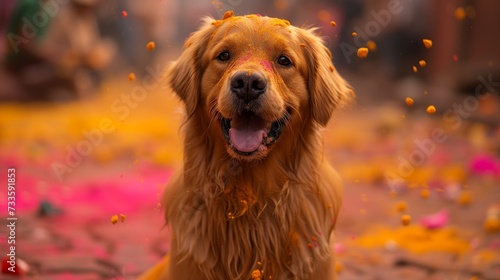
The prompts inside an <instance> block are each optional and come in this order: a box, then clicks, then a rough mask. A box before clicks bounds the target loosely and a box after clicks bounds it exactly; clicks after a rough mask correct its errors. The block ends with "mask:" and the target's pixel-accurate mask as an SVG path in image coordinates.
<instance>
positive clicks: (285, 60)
mask: <svg viewBox="0 0 500 280" xmlns="http://www.w3.org/2000/svg"><path fill="white" fill-rule="evenodd" d="M278 64H281V65H283V66H289V65H291V64H292V61H291V60H290V58H288V57H286V56H284V55H282V56H280V57H278Z"/></svg>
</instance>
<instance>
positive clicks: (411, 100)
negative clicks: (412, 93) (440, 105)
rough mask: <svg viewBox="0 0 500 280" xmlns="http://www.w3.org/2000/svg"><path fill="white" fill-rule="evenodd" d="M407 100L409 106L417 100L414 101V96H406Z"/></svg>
mask: <svg viewBox="0 0 500 280" xmlns="http://www.w3.org/2000/svg"><path fill="white" fill-rule="evenodd" d="M405 102H406V105H408V106H412V105H413V103H415V102H414V101H413V99H412V98H410V97H406V99H405Z"/></svg>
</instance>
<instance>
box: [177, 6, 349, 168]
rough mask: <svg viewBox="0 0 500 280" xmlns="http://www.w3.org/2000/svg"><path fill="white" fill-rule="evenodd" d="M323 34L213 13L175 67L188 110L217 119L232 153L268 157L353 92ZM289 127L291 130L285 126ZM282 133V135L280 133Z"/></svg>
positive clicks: (325, 119) (324, 121) (280, 22)
mask: <svg viewBox="0 0 500 280" xmlns="http://www.w3.org/2000/svg"><path fill="white" fill-rule="evenodd" d="M331 59H332V58H331V53H330V52H329V50H328V49H327V48H326V47H325V46H324V44H323V42H322V40H321V39H320V38H319V37H318V36H317V35H315V34H314V30H311V29H309V30H307V29H302V28H298V27H294V26H292V25H290V23H289V22H288V21H286V20H281V19H277V18H269V17H262V16H259V15H247V16H233V14H232V12H226V14H225V15H224V17H223V19H222V20H214V19H212V18H207V19H205V20H204V24H203V26H202V27H201V28H200V29H199V30H198V31H196V32H195V33H193V34H192V35H191V36H190V37H189V38H188V39H187V41H186V43H185V50H184V52H183V53H182V55H181V56H180V57H179V59H178V60H177V61H176V62H175V63H174V64H173V65H172V66H171V68H170V84H171V86H172V88H173V89H174V91H175V92H176V93H177V94H178V95H179V96H180V98H181V99H182V100H183V101H184V103H185V104H186V109H187V112H188V115H189V116H192V115H193V114H205V117H207V118H212V119H214V120H215V121H217V122H218V124H219V125H220V129H218V130H217V133H218V134H219V135H218V136H213V135H212V137H220V140H221V141H225V142H226V145H227V152H228V154H229V155H230V156H232V157H234V158H238V159H244V160H248V161H251V160H256V159H262V158H264V157H266V156H267V155H268V153H269V152H270V151H271V150H272V149H273V148H274V147H275V146H279V145H280V142H281V141H286V140H282V139H281V138H284V137H285V136H284V134H287V137H301V135H300V133H301V131H300V128H301V127H304V126H317V125H320V126H325V125H326V124H327V122H328V121H329V119H330V117H331V115H332V112H333V111H334V109H335V108H337V107H339V106H341V105H343V104H345V103H346V102H347V101H349V99H350V98H351V97H352V91H351V89H350V87H349V86H348V84H347V83H346V82H345V81H344V80H343V79H342V77H340V75H338V73H337V72H336V71H335V68H334V67H333V65H332V62H331ZM287 131H288V133H287ZM280 136H282V137H281V138H280Z"/></svg>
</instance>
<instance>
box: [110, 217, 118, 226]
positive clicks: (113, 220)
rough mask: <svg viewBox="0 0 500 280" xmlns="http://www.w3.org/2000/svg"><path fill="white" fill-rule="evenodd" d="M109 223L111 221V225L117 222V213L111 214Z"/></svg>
mask: <svg viewBox="0 0 500 280" xmlns="http://www.w3.org/2000/svg"><path fill="white" fill-rule="evenodd" d="M111 223H113V225H115V224H116V223H118V215H113V216H112V217H111Z"/></svg>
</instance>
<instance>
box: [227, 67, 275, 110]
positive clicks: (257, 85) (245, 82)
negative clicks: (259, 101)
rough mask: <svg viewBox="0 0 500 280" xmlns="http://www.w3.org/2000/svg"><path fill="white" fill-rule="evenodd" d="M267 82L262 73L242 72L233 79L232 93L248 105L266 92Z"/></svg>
mask: <svg viewBox="0 0 500 280" xmlns="http://www.w3.org/2000/svg"><path fill="white" fill-rule="evenodd" d="M266 88H267V80H266V77H264V75H263V74H262V73H260V72H247V71H240V72H237V73H235V74H234V75H233V77H232V78H231V91H232V92H234V93H235V94H236V96H238V98H239V99H241V100H243V101H245V102H246V103H248V102H250V101H252V100H254V99H256V98H257V97H259V95H261V94H262V93H264V92H265V91H266Z"/></svg>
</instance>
